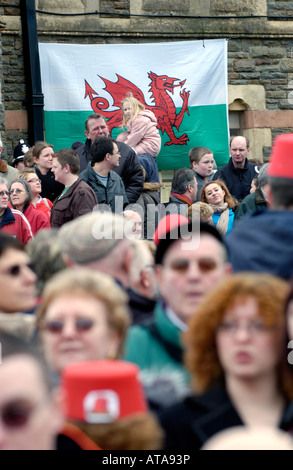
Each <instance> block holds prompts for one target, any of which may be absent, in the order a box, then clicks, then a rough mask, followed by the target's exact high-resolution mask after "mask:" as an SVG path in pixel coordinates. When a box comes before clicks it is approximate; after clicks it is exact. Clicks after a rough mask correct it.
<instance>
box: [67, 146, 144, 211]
mask: <svg viewBox="0 0 293 470" xmlns="http://www.w3.org/2000/svg"><path fill="white" fill-rule="evenodd" d="M117 146H118V150H119V152H120V155H121V157H120V160H119V166H117V167H115V168H113V170H112V171H114V172H115V173H117V175H119V176H120V177H121V178H122V181H123V183H124V187H125V191H126V195H127V199H128V202H129V204H132V203H134V202H136V201H137V199H138V198H139V196H140V194H141V192H142V188H143V172H142V168H141V164H140V162H139V160H138V158H137V155H136V153H135V151H134V150H133V149H132V148H131V147H129V145H126V144H124V143H123V142H117ZM75 151H76V153H77V155H78V156H79V163H80V174H81V173H82V172H83V171H84V170H86V169H87V166H88V164H89V163H90V162H91V159H92V158H91V140H90V139H87V140H86V142H85V144H82V145H80V146H79V147H78V148H77V149H76V150H75ZM79 176H80V175H79Z"/></svg>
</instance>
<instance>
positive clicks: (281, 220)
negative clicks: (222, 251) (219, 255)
mask: <svg viewBox="0 0 293 470" xmlns="http://www.w3.org/2000/svg"><path fill="white" fill-rule="evenodd" d="M292 240H293V211H290V210H279V211H275V210H274V211H273V210H269V209H266V210H264V211H262V212H255V213H254V214H248V215H245V216H244V217H242V218H241V219H240V220H239V221H238V222H237V223H236V224H235V226H234V227H233V230H232V231H231V233H229V234H228V235H227V237H226V238H225V242H226V245H227V248H228V253H229V260H230V262H231V263H232V267H233V270H234V272H239V271H257V272H266V273H270V274H274V275H276V276H280V277H282V278H283V279H290V277H291V276H292V275H293V243H292Z"/></svg>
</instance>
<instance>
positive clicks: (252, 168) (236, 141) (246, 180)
mask: <svg viewBox="0 0 293 470" xmlns="http://www.w3.org/2000/svg"><path fill="white" fill-rule="evenodd" d="M249 151H250V150H249V141H248V138H247V137H243V136H241V135H239V136H236V137H231V140H230V159H229V161H228V163H227V164H226V165H224V166H222V168H220V169H219V170H218V171H217V172H216V173H215V174H214V177H213V180H217V179H220V180H222V181H224V183H226V186H227V188H228V189H229V191H230V193H231V194H232V196H234V197H235V198H236V199H237V200H238V201H239V202H241V201H242V199H244V198H245V197H246V196H247V195H248V194H249V193H250V187H251V181H252V180H253V178H254V177H255V176H257V171H256V165H255V163H249V161H248V159H247V156H248V154H249Z"/></svg>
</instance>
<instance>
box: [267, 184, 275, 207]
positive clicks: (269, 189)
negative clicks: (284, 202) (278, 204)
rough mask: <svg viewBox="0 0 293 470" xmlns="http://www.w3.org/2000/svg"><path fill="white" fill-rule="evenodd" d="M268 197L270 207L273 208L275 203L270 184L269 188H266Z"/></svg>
mask: <svg viewBox="0 0 293 470" xmlns="http://www.w3.org/2000/svg"><path fill="white" fill-rule="evenodd" d="M266 195H267V204H268V207H272V205H273V202H274V198H273V193H272V188H271V185H270V184H268V186H267V188H266Z"/></svg>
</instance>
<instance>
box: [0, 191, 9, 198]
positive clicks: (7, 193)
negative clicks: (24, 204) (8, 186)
mask: <svg viewBox="0 0 293 470" xmlns="http://www.w3.org/2000/svg"><path fill="white" fill-rule="evenodd" d="M9 195H10V192H9V191H0V196H1V197H3V196H9Z"/></svg>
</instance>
